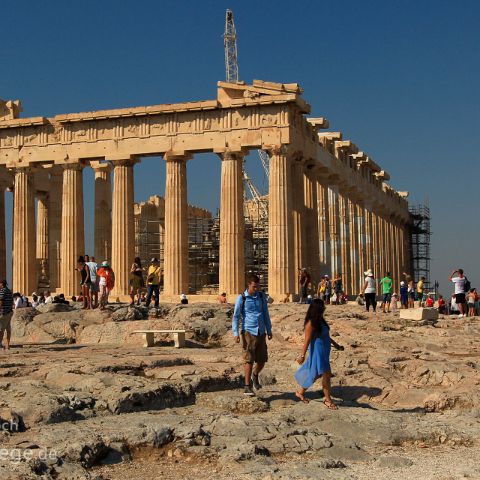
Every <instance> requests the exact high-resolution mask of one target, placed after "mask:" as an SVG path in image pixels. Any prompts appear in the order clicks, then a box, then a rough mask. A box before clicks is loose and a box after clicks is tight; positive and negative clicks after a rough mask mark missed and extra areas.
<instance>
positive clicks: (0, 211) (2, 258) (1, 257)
mask: <svg viewBox="0 0 480 480" xmlns="http://www.w3.org/2000/svg"><path fill="white" fill-rule="evenodd" d="M5 238H6V237H5V187H4V186H3V185H0V279H2V280H3V279H6V278H7V253H6V244H5Z"/></svg>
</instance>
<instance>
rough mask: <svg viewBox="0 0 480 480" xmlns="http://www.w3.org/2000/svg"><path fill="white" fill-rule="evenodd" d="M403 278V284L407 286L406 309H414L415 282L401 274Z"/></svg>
mask: <svg viewBox="0 0 480 480" xmlns="http://www.w3.org/2000/svg"><path fill="white" fill-rule="evenodd" d="M403 275H404V277H405V282H406V284H407V293H408V305H407V306H408V308H415V282H414V281H413V278H412V277H411V276H410V275H408V274H407V273H405V272H403Z"/></svg>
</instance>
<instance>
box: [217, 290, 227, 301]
mask: <svg viewBox="0 0 480 480" xmlns="http://www.w3.org/2000/svg"><path fill="white" fill-rule="evenodd" d="M218 303H227V294H226V293H225V292H223V293H222V294H221V295H219V296H218Z"/></svg>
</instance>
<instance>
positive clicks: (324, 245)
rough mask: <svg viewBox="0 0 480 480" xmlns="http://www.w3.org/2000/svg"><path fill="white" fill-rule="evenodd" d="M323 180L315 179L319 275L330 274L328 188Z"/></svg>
mask: <svg viewBox="0 0 480 480" xmlns="http://www.w3.org/2000/svg"><path fill="white" fill-rule="evenodd" d="M323 181H324V179H323V178H321V177H320V176H318V177H317V203H318V248H319V259H320V274H321V275H325V274H331V263H330V262H331V252H330V220H329V214H328V187H326V186H325V185H324V183H323Z"/></svg>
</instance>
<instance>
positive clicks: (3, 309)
mask: <svg viewBox="0 0 480 480" xmlns="http://www.w3.org/2000/svg"><path fill="white" fill-rule="evenodd" d="M12 315H13V295H12V292H11V291H10V289H9V288H8V285H7V281H6V280H2V281H1V282H0V345H3V337H4V335H5V334H6V335H5V345H3V348H4V350H9V349H10V338H11V335H12Z"/></svg>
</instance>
